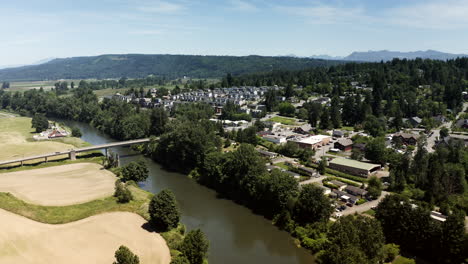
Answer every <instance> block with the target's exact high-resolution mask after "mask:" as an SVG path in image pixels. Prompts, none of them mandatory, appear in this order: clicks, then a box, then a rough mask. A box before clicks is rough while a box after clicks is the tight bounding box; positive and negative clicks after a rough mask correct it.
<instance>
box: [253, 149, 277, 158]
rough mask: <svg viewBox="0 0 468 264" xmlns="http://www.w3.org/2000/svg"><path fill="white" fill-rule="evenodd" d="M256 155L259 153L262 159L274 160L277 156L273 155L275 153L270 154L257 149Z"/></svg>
mask: <svg viewBox="0 0 468 264" xmlns="http://www.w3.org/2000/svg"><path fill="white" fill-rule="evenodd" d="M257 151H258V153H260V155H261V156H263V157H267V158H270V159H274V158H276V157H277V156H278V153H275V152H271V151H266V150H263V149H257Z"/></svg>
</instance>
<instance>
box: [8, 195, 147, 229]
mask: <svg viewBox="0 0 468 264" xmlns="http://www.w3.org/2000/svg"><path fill="white" fill-rule="evenodd" d="M129 189H130V191H131V192H132V194H133V197H134V200H133V201H131V202H129V203H126V204H119V203H117V199H116V198H114V197H108V198H105V199H99V200H94V201H91V202H87V203H83V204H77V205H70V206H40V205H34V204H29V203H26V202H23V201H21V200H19V199H18V198H16V197H14V196H13V195H11V194H9V193H0V208H2V209H4V210H7V211H10V212H12V213H15V214H18V215H22V216H24V217H27V218H29V219H32V220H34V221H38V222H41V223H47V224H64V223H69V222H73V221H77V220H80V219H84V218H86V217H89V216H92V215H96V214H100V213H105V212H115V211H127V212H133V213H137V214H139V215H141V216H142V217H144V218H145V219H148V217H149V216H148V213H147V211H148V204H149V201H150V197H151V196H152V194H151V193H149V192H146V191H144V190H142V189H140V188H138V187H135V186H129Z"/></svg>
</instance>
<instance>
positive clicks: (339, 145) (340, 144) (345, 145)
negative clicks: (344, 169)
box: [333, 138, 353, 151]
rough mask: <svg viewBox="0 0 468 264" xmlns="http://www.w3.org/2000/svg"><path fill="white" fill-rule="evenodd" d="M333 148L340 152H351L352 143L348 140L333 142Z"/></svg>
mask: <svg viewBox="0 0 468 264" xmlns="http://www.w3.org/2000/svg"><path fill="white" fill-rule="evenodd" d="M333 147H334V148H336V149H339V150H341V151H351V150H352V149H353V141H352V140H351V139H349V138H343V139H340V140H338V141H337V142H335V144H334V145H333Z"/></svg>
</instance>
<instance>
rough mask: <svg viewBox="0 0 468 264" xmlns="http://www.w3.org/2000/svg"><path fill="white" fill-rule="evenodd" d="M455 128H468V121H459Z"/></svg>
mask: <svg viewBox="0 0 468 264" xmlns="http://www.w3.org/2000/svg"><path fill="white" fill-rule="evenodd" d="M455 126H456V127H458V128H468V119H459V120H457V122H456V123H455Z"/></svg>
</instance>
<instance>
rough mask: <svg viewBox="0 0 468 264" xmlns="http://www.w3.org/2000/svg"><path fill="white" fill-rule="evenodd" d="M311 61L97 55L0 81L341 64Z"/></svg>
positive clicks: (215, 73) (198, 74)
mask: <svg viewBox="0 0 468 264" xmlns="http://www.w3.org/2000/svg"><path fill="white" fill-rule="evenodd" d="M340 63H341V62H339V61H327V60H320V59H310V58H292V57H262V56H244V57H234V56H196V55H143V54H125V55H100V56H92V57H73V58H65V59H54V60H52V61H49V62H47V63H44V64H41V65H32V66H23V67H18V68H10V69H3V70H0V80H1V81H35V80H47V79H48V80H58V79H89V78H96V79H105V78H120V77H128V78H142V77H146V76H148V75H151V74H153V75H158V76H166V77H168V78H178V77H183V76H188V77H192V78H210V77H221V76H225V75H226V74H227V73H232V74H233V75H239V74H246V73H254V72H269V71H271V70H300V69H305V68H312V67H319V66H330V65H336V64H340Z"/></svg>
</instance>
